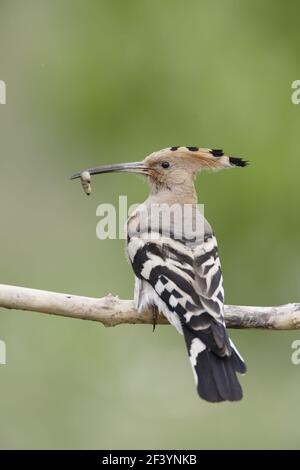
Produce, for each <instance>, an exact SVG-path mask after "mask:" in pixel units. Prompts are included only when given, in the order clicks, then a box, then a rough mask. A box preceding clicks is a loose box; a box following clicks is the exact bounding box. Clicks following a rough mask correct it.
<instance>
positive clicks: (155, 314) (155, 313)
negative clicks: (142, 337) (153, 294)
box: [151, 305, 158, 332]
mask: <svg viewBox="0 0 300 470" xmlns="http://www.w3.org/2000/svg"><path fill="white" fill-rule="evenodd" d="M151 312H152V332H154V330H155V327H156V324H157V317H158V308H157V307H156V305H151Z"/></svg>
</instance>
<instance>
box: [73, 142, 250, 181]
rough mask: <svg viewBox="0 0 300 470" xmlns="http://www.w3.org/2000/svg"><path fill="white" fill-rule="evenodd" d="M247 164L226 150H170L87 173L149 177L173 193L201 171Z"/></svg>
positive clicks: (77, 176)
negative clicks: (140, 159)
mask: <svg viewBox="0 0 300 470" xmlns="http://www.w3.org/2000/svg"><path fill="white" fill-rule="evenodd" d="M247 163H248V162H246V161H245V160H243V159H242V158H237V157H228V156H226V155H224V153H223V151H222V150H216V149H214V150H212V149H203V148H198V147H168V148H166V149H163V150H159V151H157V152H154V153H151V154H150V155H148V156H147V157H146V158H145V159H144V160H143V161H141V162H135V163H121V164H114V165H107V166H100V167H96V168H90V169H88V170H87V171H88V172H89V173H90V175H96V174H101V173H111V172H126V173H140V174H143V175H146V176H148V178H149V180H150V184H151V185H153V186H155V187H157V188H160V187H161V188H167V189H172V188H173V187H176V186H177V187H178V186H182V185H186V184H189V183H193V181H194V179H195V176H196V174H197V172H198V171H201V170H204V169H212V170H218V169H222V168H232V167H244V166H246V165H247ZM81 174H82V173H75V174H74V175H73V176H72V177H71V179H74V178H79V177H80V176H81Z"/></svg>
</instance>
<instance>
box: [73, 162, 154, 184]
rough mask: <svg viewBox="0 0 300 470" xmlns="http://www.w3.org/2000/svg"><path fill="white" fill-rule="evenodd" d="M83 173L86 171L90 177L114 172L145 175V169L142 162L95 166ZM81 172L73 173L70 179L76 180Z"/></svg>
mask: <svg viewBox="0 0 300 470" xmlns="http://www.w3.org/2000/svg"><path fill="white" fill-rule="evenodd" d="M83 171H88V172H89V174H90V175H100V174H102V173H112V172H116V171H122V172H126V173H142V174H144V175H147V167H146V166H145V165H144V163H143V162H133V163H115V164H114V165H105V166H97V167H95V168H88V169H87V170H83ZM83 171H80V172H78V173H74V175H72V176H71V178H70V179H71V180H74V179H76V178H80V176H81V174H82V173H83Z"/></svg>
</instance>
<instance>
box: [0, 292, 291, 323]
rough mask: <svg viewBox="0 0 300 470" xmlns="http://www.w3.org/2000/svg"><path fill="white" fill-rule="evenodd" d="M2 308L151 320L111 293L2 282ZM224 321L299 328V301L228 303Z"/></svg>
mask: <svg viewBox="0 0 300 470" xmlns="http://www.w3.org/2000/svg"><path fill="white" fill-rule="evenodd" d="M0 307H3V308H8V309H16V310H29V311H32V312H40V313H48V314H50V315H60V316H63V317H69V318H80V319H81V320H93V321H98V322H100V323H102V324H103V325H105V326H115V325H121V324H137V323H139V324H151V323H152V316H151V313H150V312H144V313H143V314H139V315H138V314H137V312H136V310H135V308H134V304H133V301H132V300H121V299H119V298H118V297H114V296H112V295H108V296H106V297H102V298H100V299H96V298H92V297H82V296H79V295H68V294H59V293H57V292H48V291H44V290H37V289H28V288H25V287H16V286H7V285H4V284H0ZM225 321H226V325H227V327H228V328H243V329H244V328H261V329H272V330H295V329H298V328H300V303H290V304H286V305H280V306H278V307H243V306H237V305H226V306H225ZM157 323H158V324H161V325H165V324H168V321H167V320H166V319H165V317H163V316H162V315H159V318H158V321H157Z"/></svg>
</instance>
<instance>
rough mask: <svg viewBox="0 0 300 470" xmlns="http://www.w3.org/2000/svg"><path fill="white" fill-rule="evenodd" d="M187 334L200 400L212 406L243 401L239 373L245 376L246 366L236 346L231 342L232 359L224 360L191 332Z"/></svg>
mask: <svg viewBox="0 0 300 470" xmlns="http://www.w3.org/2000/svg"><path fill="white" fill-rule="evenodd" d="M184 330H185V331H184V337H185V340H186V344H187V347H188V352H189V356H190V360H191V363H192V367H193V371H194V375H195V380H196V384H197V390H198V393H199V395H200V397H201V398H203V399H204V400H207V401H209V402H220V401H227V400H228V401H237V400H241V399H242V397H243V391H242V388H241V385H240V383H239V381H238V378H237V373H241V374H244V373H245V372H246V365H245V363H244V361H243V359H242V358H241V356H240V355H239V353H238V352H237V350H236V348H235V346H234V345H233V343H232V342H231V341H230V345H231V355H230V356H224V357H220V356H218V355H217V354H215V353H214V352H213V351H210V350H208V349H207V348H206V346H205V345H204V343H203V342H202V341H201V340H200V339H199V338H197V337H196V336H194V335H193V333H192V332H191V331H190V330H187V329H185V328H184Z"/></svg>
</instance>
